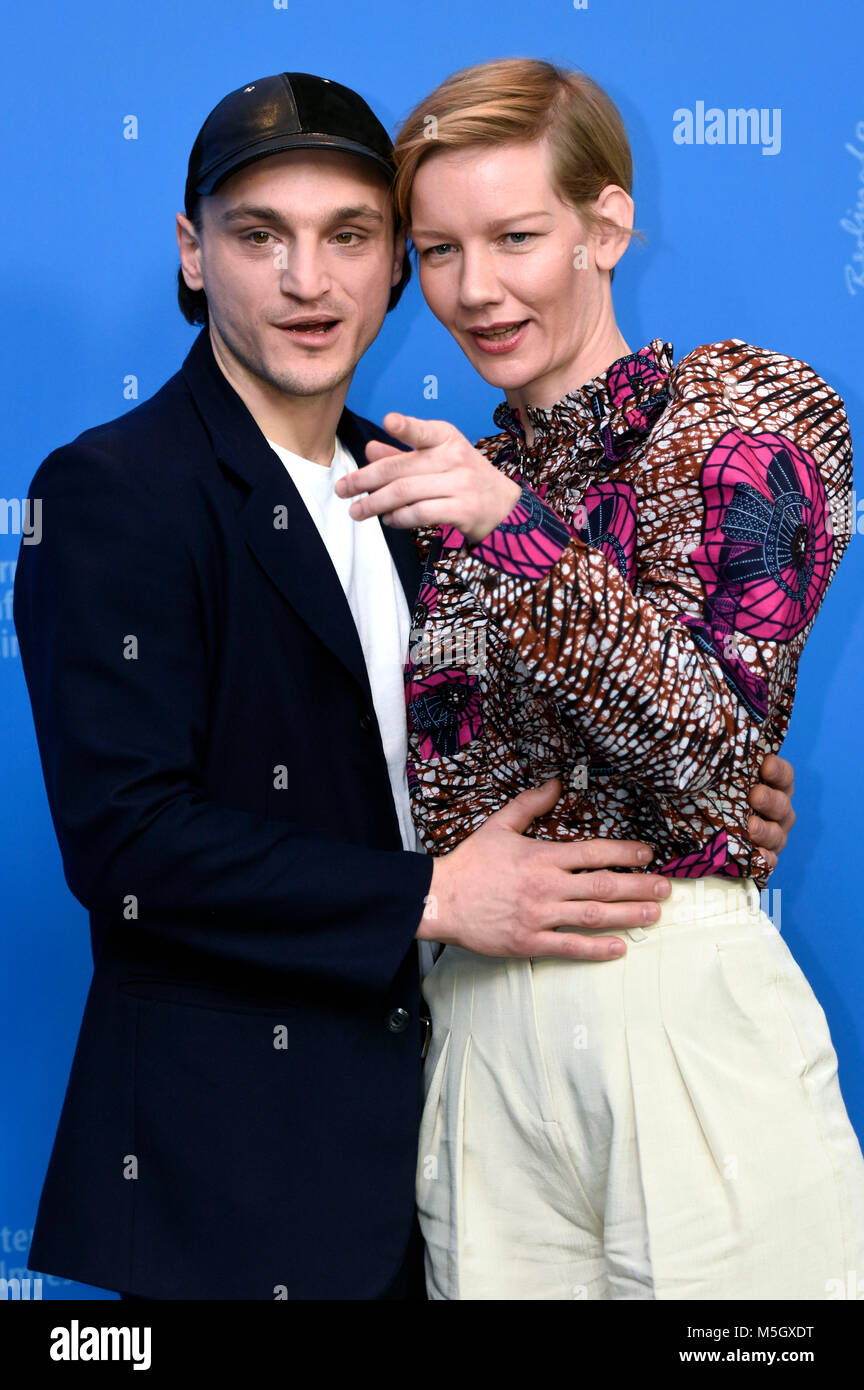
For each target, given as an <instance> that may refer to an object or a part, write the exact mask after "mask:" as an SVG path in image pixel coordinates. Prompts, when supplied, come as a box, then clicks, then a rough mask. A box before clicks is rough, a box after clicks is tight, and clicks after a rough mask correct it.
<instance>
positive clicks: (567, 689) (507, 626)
mask: <svg viewBox="0 0 864 1390" xmlns="http://www.w3.org/2000/svg"><path fill="white" fill-rule="evenodd" d="M527 416H528V419H529V421H530V424H531V427H532V431H533V439H532V443H531V445H530V447H529V445H528V444H527V441H526V436H525V432H524V428H523V422H522V420H521V418H520V415H519V412H518V411H515V410H512V409H511V408H510V407H509V406H508V405H507V404H506V402H505V403H502V404H501V405H499V406H498V408H497V410H496V411H495V414H494V420H495V423H496V425H498V426H499V427H500V429H501V433H499V434H496V435H494V436H490V437H489V438H486V439H483V440H481V441H480V442H479V444H478V446H477V447H478V448H479V449H481V450H482V451H483V452H484V453H485V454H486V455H487V456H488V457H489V458H490V459H491V460H492V461H493V462H494V463H495V464H496V466H497V467H499V468H501V469H502V470H503V471H504V472H506V473H507V474H508V475H509V476H510V477H512V478H514V479H515V480H516V481H517V482H519V483H521V485H522V492H521V496H520V498H519V501H518V503H517V504H516V506H515V507H514V508H513V510H512V511H511V512H510V514H509V515H508V516H507V517H505V518H504V520H503V521H502V522H501V523H500V525H499V526H498V527H497V528H496V529H495V530H494V531H493V532H492V533H491V534H490V535H489V536H487V537H486V538H485V539H484V540H483V541H481V542H480V543H479V544H477V545H475V546H473V547H471V546H469V545H468V544H467V543H466V541H465V539H464V537H463V536H462V535H461V533H460V532H459V531H457V530H456V529H455V528H453V527H438V528H432V527H427V528H424V529H422V530H421V531H419V532H417V544H418V547H419V550H420V554H421V557H422V559H423V562H424V572H423V580H422V584H421V589H420V593H419V597H418V601H417V605H416V607H415V611H414V615H413V625H412V641H411V651H410V656H409V660H408V663H407V665H406V669H405V687H406V700H407V706H408V726H409V742H410V748H409V755H410V761H409V767H408V778H409V787H410V789H411V797H412V810H413V815H414V820H415V823H416V825H417V828H418V831H419V833H420V836H421V838H422V840H423V842H424V844H425V845H426V847H427V849H429V850H430V851H433V852H437V853H442V852H445V851H447V850H448V849H452V848H453V847H454V846H455V845H456V844H457V843H458V842H459V841H460V840H462V839H463V838H464V837H465V836H466V835H468V834H470V833H471V831H473V830H475V829H477V828H478V827H479V826H480V825H481V824H482V823H483V822H484V821H485V820H486V819H487V817H488V816H489V815H491V814H492V812H493V811H496V810H498V809H499V808H500V807H501V806H502V805H503V804H504V803H505V802H506V801H507V800H509V799H510V798H511V797H512V796H514V795H515V794H516V793H517V792H519V791H522V790H524V789H525V788H526V787H529V786H536V785H538V784H539V783H540V782H542V781H544V780H545V779H546V778H548V777H551V776H558V777H560V778H561V779H562V782H563V784H564V791H563V794H562V796H561V798H560V799H559V801H558V802H557V804H556V806H555V808H554V810H553V812H552V813H550V814H549V815H547V816H545V817H543V818H541V819H538V820H537V821H535V822H534V824H533V826H532V827H531V830H530V832H529V833H531V834H534V835H537V836H539V837H541V838H546V839H553V840H562V839H568V840H572V839H586V838H590V837H592V836H611V837H615V838H637V839H643V840H646V841H648V843H650V844H651V845H653V847H654V851H655V853H654V860H653V862H652V865H651V868H652V869H662V871H663V872H664V873H668V874H672V875H680V876H686V877H702V876H706V875H712V874H720V875H729V876H733V877H738V876H741V875H745V876H748V877H751V878H753V879H755V881H756V882H757V884H759V885H760V886H762V885H764V883H765V882H766V881H767V878H768V875H769V873H770V868H769V866H768V864H767V862H766V861H765V859H764V858H763V857H762V856H761V855H760V853H759V851H758V850H757V849H756V848H755V847H754V846H753V844H752V843H751V842H750V840H749V838H748V835H747V819H748V816H749V815H750V807H749V805H748V803H747V795H748V792H749V789H750V787H751V786H752V785H753V783H754V782H755V781H756V780H757V779H758V771H759V767H760V764H761V762H762V759H763V757H764V755H765V754H766V753H769V752H777V751H778V749H779V748H780V745H781V743H782V742H783V739H784V737H785V734H786V731H787V728H788V725H789V719H790V715H791V711H792V702H793V697H794V693H795V684H796V676H797V668H798V661H799V658H800V656H801V652H802V650H803V647H804V643H805V641H806V639H807V636H808V634H809V632H810V629H811V627H812V624H813V621H814V618H815V616H816V613H817V611H818V609H819V606H820V604H821V603H822V600H823V598H824V596H825V592H826V590H827V588H828V585H829V584H830V582H831V580H832V579H833V577H834V574H835V571H836V569H837V565H838V564H839V561H840V558H841V556H842V554H843V552H844V550H845V548H846V545H847V544H848V539H849V525H848V517H849V512H850V505H851V483H852V443H851V438H850V433H849V426H848V422H847V419H846V412H845V409H844V405H843V402H842V400H841V399H840V397H839V396H838V395H837V394H836V392H834V391H833V390H832V389H831V388H830V387H829V386H828V385H827V384H826V383H825V382H824V381H823V380H822V379H821V378H820V377H819V376H818V375H817V374H816V372H815V371H813V369H812V368H810V367H809V366H807V365H806V364H805V363H803V362H800V361H797V360H795V359H794V358H791V357H788V356H785V355H784V354H782V353H778V352H772V351H769V350H767V349H765V348H759V347H753V346H751V345H749V344H747V343H744V342H742V341H740V340H739V339H731V340H729V341H726V342H721V343H711V344H707V345H704V346H701V347H697V348H695V349H694V350H693V351H692V352H691V353H689V354H688V355H687V356H686V357H684V358H683V359H682V360H681V361H680V362H679V363H678V364H677V365H674V361H673V350H672V345H671V343H668V342H664V341H663V340H662V339H659V338H658V339H653V340H652V341H651V342H650V343H649V344H648V345H647V346H645V347H643V348H641V349H640V350H639V351H638V352H635V353H631V354H628V355H627V356H625V357H622V358H620V359H619V360H618V361H616V362H614V363H613V364H612V365H611V366H610V367H609V368H608V369H607V370H606V371H605V372H603V373H601V374H600V375H599V376H597V377H595V378H594V379H593V380H592V381H590V382H588V383H586V384H585V385H584V386H582V387H580V388H579V389H578V390H576V391H573V392H571V393H570V394H569V395H567V396H565V397H564V398H563V399H562V400H561V401H559V402H558V403H557V404H556V405H554V406H552V407H551V408H550V409H548V410H541V409H534V408H529V409H528V410H527Z"/></svg>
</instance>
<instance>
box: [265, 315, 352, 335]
mask: <svg viewBox="0 0 864 1390" xmlns="http://www.w3.org/2000/svg"><path fill="white" fill-rule="evenodd" d="M339 322H340V320H339V319H327V318H315V319H296V320H295V321H294V322H293V323H279V324H277V325H276V327H277V328H280V329H281V330H282V332H283V333H290V334H292V335H293V336H295V337H298V338H299V337H303V338H306V337H313V336H314V337H321V338H323V337H325V336H326V335H327V334H328V333H330V332H331V331H332V330H333V329H334V328H335V327H336V326H337V325H338V324H339Z"/></svg>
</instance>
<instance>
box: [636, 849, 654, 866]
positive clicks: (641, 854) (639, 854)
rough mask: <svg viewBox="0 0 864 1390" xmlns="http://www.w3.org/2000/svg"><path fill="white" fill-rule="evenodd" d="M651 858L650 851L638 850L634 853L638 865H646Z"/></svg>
mask: <svg viewBox="0 0 864 1390" xmlns="http://www.w3.org/2000/svg"><path fill="white" fill-rule="evenodd" d="M653 857H654V856H653V853H652V851H651V850H650V849H640V850H637V851H636V858H637V859H638V860H639V863H640V864H647V863H648V860H649V859H652V858H653Z"/></svg>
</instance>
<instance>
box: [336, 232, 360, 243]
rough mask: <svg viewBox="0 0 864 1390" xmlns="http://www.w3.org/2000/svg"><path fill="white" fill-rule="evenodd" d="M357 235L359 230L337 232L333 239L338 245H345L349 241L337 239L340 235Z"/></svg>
mask: <svg viewBox="0 0 864 1390" xmlns="http://www.w3.org/2000/svg"><path fill="white" fill-rule="evenodd" d="M359 235H360V233H359V232H337V233H336V237H335V240H336V241H338V242H339V245H340V246H347V245H348V244H349V243H348V242H347V241H339V238H340V237H356V236H359Z"/></svg>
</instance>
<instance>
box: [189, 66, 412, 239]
mask: <svg viewBox="0 0 864 1390" xmlns="http://www.w3.org/2000/svg"><path fill="white" fill-rule="evenodd" d="M302 149H323V150H347V151H348V152H349V153H351V154H360V155H365V156H366V158H368V159H371V160H373V161H374V162H375V163H376V164H377V165H378V167H379V168H380V169H381V170H383V172H384V173H386V174H387V175H388V176H389V177H390V178H392V177H393V175H394V173H395V165H394V163H393V145H392V142H391V140H390V137H389V135H388V134H387V131H386V130H385V129H384V126H383V125H382V124H381V122H380V121H379V120H378V117H377V116H376V115H375V114H374V112H373V111H372V110H371V108H370V107H369V106H367V104H366V102H365V101H364V100H363V98H362V97H361V96H358V94H357V93H356V92H354V91H352V90H351V88H350V87H343V86H342V84H341V83H339V82H333V81H331V80H330V79H329V78H327V77H316V76H314V74H312V73H309V72H280V73H277V74H276V75H275V76H272V77H260V78H258V80H257V81H256V82H249V83H248V84H247V85H246V86H245V87H238V89H237V91H236V92H229V94H228V96H227V97H223V99H222V101H220V102H219V104H218V106H214V108H213V110H212V111H211V112H210V115H209V116H208V117H207V119H206V121H205V122H204V124H203V126H202V127H201V129H200V131H199V132H198V136H197V139H196V141H195V144H194V145H193V146H192V153H191V154H190V156H189V171H188V177H187V179H186V213H187V216H188V215H189V214H190V210H191V207H192V204H193V203H194V201H195V196H196V194H207V193H212V192H213V191H214V190H215V189H216V188H217V187H218V185H219V184H220V183H222V181H223V180H224V179H227V178H228V176H229V175H230V174H233V173H235V172H236V171H237V170H238V169H242V168H244V167H245V166H246V165H247V164H252V163H254V161H255V160H256V159H264V158H265V157H266V156H267V155H269V154H278V153H279V152H280V151H282V150H302Z"/></svg>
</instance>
